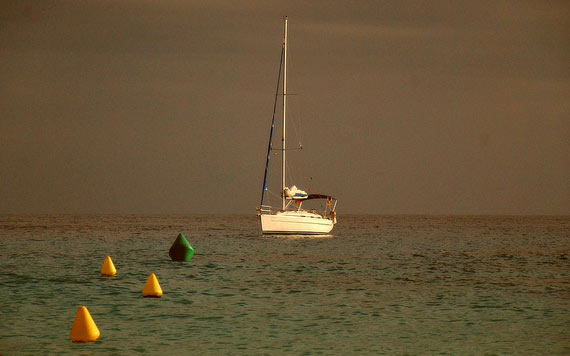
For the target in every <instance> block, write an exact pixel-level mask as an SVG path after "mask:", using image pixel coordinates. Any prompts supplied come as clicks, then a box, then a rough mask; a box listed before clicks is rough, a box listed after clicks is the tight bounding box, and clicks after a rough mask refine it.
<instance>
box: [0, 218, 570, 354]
mask: <svg viewBox="0 0 570 356" xmlns="http://www.w3.org/2000/svg"><path fill="white" fill-rule="evenodd" d="M338 220H339V224H338V225H337V226H336V227H335V229H334V230H333V233H332V235H330V236H325V237H302V236H289V237H280V236H263V237H262V236H260V235H259V234H258V230H257V229H258V228H257V221H256V218H255V217H254V216H210V215H200V216H198V215H194V216H141V215H100V216H87V215H82V216H74V215H41V216H40V215H32V216H18V215H4V216H0V354H1V355H3V356H7V355H141V354H148V355H569V354H570V260H569V258H570V217H568V216H564V217H509V216H504V217H503V216H342V215H341V216H339V219H338ZM178 233H183V234H184V235H185V236H186V238H187V239H188V241H189V242H190V244H191V245H192V247H193V248H194V250H195V255H194V257H193V259H192V260H191V261H190V262H187V263H184V262H172V261H171V260H170V258H169V255H168V251H169V248H170V246H171V244H172V243H173V242H174V240H175V239H176V237H177V235H178ZM107 255H110V256H111V258H112V259H113V262H114V264H115V267H116V268H117V271H118V274H117V276H115V277H102V276H101V275H100V272H99V271H100V268H101V266H102V264H103V261H104V259H105V257H106V256H107ZM150 273H155V274H156V276H157V278H158V280H159V282H160V285H161V287H162V290H163V292H164V295H163V297H162V298H160V299H147V298H143V297H142V289H143V287H144V283H145V281H146V279H147V277H148V276H149V274H150ZM81 305H85V306H86V307H87V308H88V310H89V311H90V313H91V316H92V317H93V319H94V321H95V323H96V324H97V326H98V328H99V330H100V332H101V336H100V338H99V339H98V340H97V341H96V342H94V343H90V344H74V343H72V342H71V340H70V339H69V332H70V330H71V326H72V324H73V320H74V317H75V313H76V311H77V308H78V307H79V306H81Z"/></svg>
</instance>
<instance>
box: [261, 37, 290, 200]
mask: <svg viewBox="0 0 570 356" xmlns="http://www.w3.org/2000/svg"><path fill="white" fill-rule="evenodd" d="M284 51H285V46H283V47H281V59H280V60H279V74H278V75H277V90H276V91H275V101H274V102H273V118H272V119H271V131H270V133H269V143H268V144H267V160H266V161H265V173H264V175H263V187H262V190H261V203H260V205H263V197H264V195H265V191H266V190H267V169H268V168H269V159H270V158H271V149H272V147H273V143H272V141H273V129H274V128H275V112H276V110H277V98H278V97H279V81H280V79H281V67H283V53H284Z"/></svg>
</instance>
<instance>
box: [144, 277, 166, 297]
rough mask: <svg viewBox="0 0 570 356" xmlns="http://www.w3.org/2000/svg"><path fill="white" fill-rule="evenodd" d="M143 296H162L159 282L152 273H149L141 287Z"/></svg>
mask: <svg viewBox="0 0 570 356" xmlns="http://www.w3.org/2000/svg"><path fill="white" fill-rule="evenodd" d="M143 297H146V298H160V297H162V288H160V284H158V279H156V276H155V275H154V273H151V274H150V276H148V279H147V280H146V284H145V285H144V288H143Z"/></svg>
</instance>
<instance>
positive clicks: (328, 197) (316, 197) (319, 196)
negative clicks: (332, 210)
mask: <svg viewBox="0 0 570 356" xmlns="http://www.w3.org/2000/svg"><path fill="white" fill-rule="evenodd" d="M309 199H327V200H335V198H333V197H331V196H330V195H325V194H309V196H307V198H306V200H309Z"/></svg>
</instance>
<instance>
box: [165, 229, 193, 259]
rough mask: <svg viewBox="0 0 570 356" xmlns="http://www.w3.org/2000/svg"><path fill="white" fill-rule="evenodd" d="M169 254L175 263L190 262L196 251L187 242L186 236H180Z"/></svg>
mask: <svg viewBox="0 0 570 356" xmlns="http://www.w3.org/2000/svg"><path fill="white" fill-rule="evenodd" d="M168 254H169V255H170V258H172V260H173V261H184V262H188V261H190V260H191V259H192V256H194V249H193V248H192V246H190V243H189V242H188V240H186V238H185V237H184V235H182V234H178V237H177V238H176V241H174V243H173V244H172V247H170V251H168Z"/></svg>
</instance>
